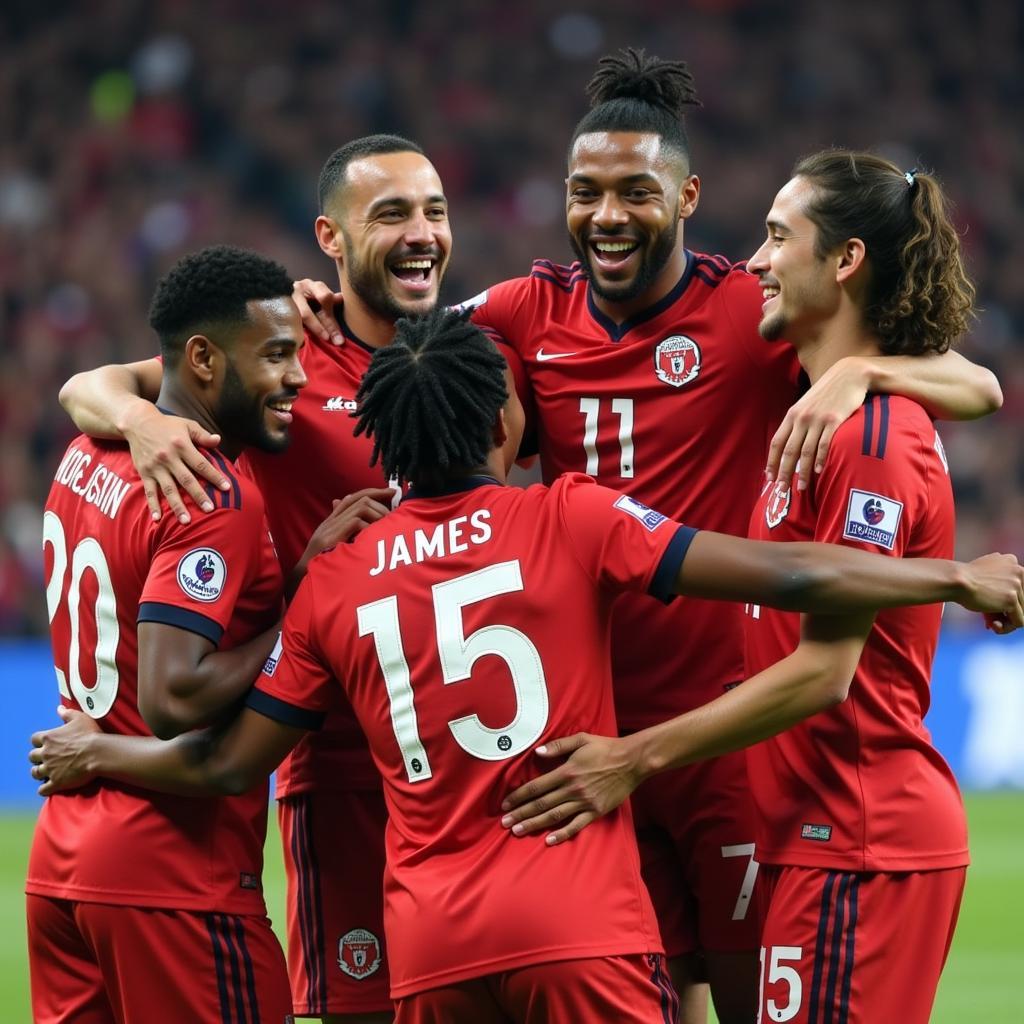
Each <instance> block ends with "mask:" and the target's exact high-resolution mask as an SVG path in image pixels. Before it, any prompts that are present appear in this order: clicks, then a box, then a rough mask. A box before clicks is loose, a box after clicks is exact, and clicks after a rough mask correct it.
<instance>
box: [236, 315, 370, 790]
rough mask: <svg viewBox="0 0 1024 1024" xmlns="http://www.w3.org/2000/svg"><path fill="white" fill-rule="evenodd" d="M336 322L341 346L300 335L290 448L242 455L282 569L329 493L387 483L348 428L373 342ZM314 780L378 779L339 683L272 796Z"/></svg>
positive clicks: (321, 783) (358, 783) (280, 773)
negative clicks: (300, 384)
mask: <svg viewBox="0 0 1024 1024" xmlns="http://www.w3.org/2000/svg"><path fill="white" fill-rule="evenodd" d="M342 329H343V331H344V332H345V339H346V340H345V344H344V345H343V346H342V347H341V348H339V347H337V346H336V345H333V344H332V343H331V342H329V341H322V340H320V339H318V338H315V337H313V336H312V335H311V334H307V335H306V344H305V347H304V348H303V349H302V352H301V354H300V359H301V361H302V367H303V369H304V370H305V371H306V376H307V378H308V379H309V383H308V384H307V385H306V387H305V388H303V389H302V394H301V395H300V396H299V400H298V401H297V402H296V403H295V405H294V407H293V409H292V416H293V419H292V424H291V429H290V433H291V438H292V440H291V444H289V446H288V449H287V450H286V451H284V452H281V453H279V454H276V455H270V454H267V453H265V452H260V451H256V450H252V451H248V452H246V453H245V455H244V456H243V457H242V464H243V467H244V469H245V471H247V472H249V473H250V474H251V476H252V478H253V479H254V480H255V481H256V483H257V484H258V485H259V487H260V490H261V491H262V492H263V499H264V501H265V502H266V506H267V519H268V521H269V522H270V532H271V535H272V536H273V538H274V543H275V545H276V546H277V551H278V555H279V556H280V559H281V565H282V566H283V567H284V569H285V571H286V572H288V571H290V570H291V568H292V567H293V566H294V565H295V563H296V562H298V560H299V558H300V557H301V555H302V552H303V551H305V549H306V545H307V544H308V543H309V538H310V537H311V536H312V535H313V531H314V530H315V529H316V528H317V527H318V526H319V525H320V524H321V523H322V522H323V521H324V519H326V518H327V516H328V515H329V514H330V511H331V499H333V498H344V497H345V495H346V494H351V493H352V492H353V491H358V490H362V489H363V488H364V487H386V486H387V481H386V480H385V479H384V474H383V473H382V472H381V469H380V466H373V467H371V466H370V454H371V452H372V451H373V442H372V441H370V440H368V439H367V438H366V437H365V436H359V437H355V436H354V435H353V430H354V429H355V423H356V421H355V420H354V419H353V418H352V413H353V412H354V411H355V407H356V402H355V398H356V391H357V390H358V389H359V384H360V382H361V381H362V379H363V374H364V373H365V372H366V368H367V367H368V366H369V365H370V359H371V358H372V356H373V353H374V351H375V350H374V349H372V348H370V347H369V346H368V345H365V344H363V342H361V341H359V339H357V338H355V337H354V336H353V335H352V334H351V332H350V331H348V329H347V328H346V327H345V326H344V324H343V323H342ZM314 787H315V788H316V789H318V790H331V789H366V788H373V789H377V788H379V787H380V779H379V777H378V775H377V771H376V769H375V768H374V766H373V762H372V760H371V758H370V754H369V751H368V750H367V748H366V740H365V739H364V737H363V733H362V730H361V729H360V728H359V725H358V723H357V722H356V720H355V717H354V716H353V714H352V709H351V708H349V707H348V706H347V703H346V701H345V697H344V694H342V693H341V692H340V691H337V692H336V693H335V706H334V707H333V708H332V709H331V714H330V715H329V716H328V720H327V722H326V723H325V725H324V728H323V729H321V730H320V731H319V732H317V733H312V734H310V736H308V737H306V738H305V739H304V740H303V741H302V743H300V744H299V746H298V747H296V748H295V750H294V751H293V752H292V754H291V756H290V757H288V758H286V759H285V761H284V763H283V764H282V765H281V766H280V768H278V770H277V796H278V798H281V797H285V796H288V795H292V794H296V793H303V792H306V791H308V790H310V789H312V788H314Z"/></svg>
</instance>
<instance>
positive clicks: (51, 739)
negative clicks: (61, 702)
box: [28, 706, 100, 796]
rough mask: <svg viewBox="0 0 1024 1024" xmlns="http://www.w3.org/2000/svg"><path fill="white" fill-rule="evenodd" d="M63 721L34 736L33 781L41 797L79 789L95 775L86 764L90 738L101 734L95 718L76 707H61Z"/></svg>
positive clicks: (60, 712) (58, 709) (31, 755)
mask: <svg viewBox="0 0 1024 1024" xmlns="http://www.w3.org/2000/svg"><path fill="white" fill-rule="evenodd" d="M57 714H58V715H59V716H60V717H61V719H62V721H63V722H64V724H63V725H58V726H56V727H55V728H53V729H45V730H42V731H40V732H35V733H33V734H32V750H31V751H30V752H29V755H28V759H29V760H30V761H31V762H32V765H33V767H32V770H31V771H32V778H34V779H38V780H39V781H40V782H41V783H42V785H41V786H40V787H39V795H40V796H51V795H52V794H54V793H57V792H59V791H61V790H65V789H77V788H78V787H79V786H84V785H85V784H86V783H87V782H89V781H91V779H92V777H93V775H92V772H90V771H89V770H88V768H87V767H86V766H85V764H84V759H85V754H86V744H87V743H88V737H89V736H91V735H93V734H94V733H97V732H100V727H99V725H98V723H97V722H96V721H95V719H93V718H90V717H89V716H88V715H87V714H85V713H84V712H81V711H75V710H74V709H73V708H66V707H63V706H61V707H59V708H57Z"/></svg>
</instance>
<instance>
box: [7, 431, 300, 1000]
mask: <svg viewBox="0 0 1024 1024" xmlns="http://www.w3.org/2000/svg"><path fill="white" fill-rule="evenodd" d="M211 457H212V458H213V459H214V460H215V461H216V463H217V464H218V465H219V467H220V468H221V469H222V470H223V471H224V473H225V474H226V475H227V476H228V478H229V479H230V481H231V485H232V486H231V489H230V490H229V491H227V492H224V493H222V494H219V495H217V505H218V507H217V508H215V510H214V511H213V512H211V513H209V514H208V515H203V516H198V517H195V519H194V521H193V523H191V524H190V525H187V526H182V525H181V524H180V523H179V522H178V521H177V519H176V518H175V517H174V516H164V517H163V518H162V519H161V520H160V521H159V522H157V523H154V522H153V520H152V518H151V516H150V513H149V509H148V506H147V504H146V500H145V495H144V493H143V489H142V485H141V482H140V481H139V477H138V474H137V473H136V472H135V470H134V467H133V466H132V461H131V456H130V454H129V451H128V446H127V445H126V444H123V443H114V442H106V441H94V440H92V439H90V438H86V437H79V438H77V439H76V440H74V441H73V442H72V443H71V445H70V446H69V448H68V449H67V452H66V454H65V456H64V458H63V460H62V461H61V463H60V465H59V467H58V469H57V472H56V474H55V477H54V483H53V486H52V488H51V490H50V494H49V497H48V499H47V502H46V511H45V514H44V520H43V524H44V525H43V537H44V545H45V549H46V561H47V588H46V596H47V605H48V608H49V614H50V632H51V639H52V643H53V654H54V665H55V669H56V674H57V682H58V686H59V689H60V693H61V702H62V703H63V704H64V705H66V706H69V707H77V708H79V709H80V710H82V711H84V712H85V713H86V714H88V715H90V716H92V717H93V718H95V719H96V720H97V721H98V722H99V724H100V726H101V727H102V728H103V729H104V730H105V731H107V732H112V733H121V734H125V735H149V733H150V730H149V729H148V728H147V726H146V724H145V723H144V722H143V720H142V717H141V715H140V713H139V710H138V688H137V674H138V639H137V627H136V623H137V622H158V623H163V624H166V625H171V626H175V627H176V628H178V629H183V630H188V631H190V632H193V633H198V634H200V635H201V636H204V637H206V638H207V639H209V640H211V641H212V642H213V643H215V644H216V645H217V646H218V647H220V648H221V649H227V648H230V647H233V646H235V645H236V644H238V643H241V642H243V641H245V640H248V639H250V638H251V637H253V636H254V635H256V634H257V633H259V632H261V631H262V630H264V629H266V628H267V627H269V626H270V625H271V624H272V623H273V622H274V621H275V619H276V618H277V616H278V614H279V613H280V609H281V586H282V579H281V571H280V568H279V567H278V563H277V559H276V557H275V554H274V550H273V546H272V544H271V541H270V535H269V533H268V531H267V526H266V521H265V519H264V515H263V501H262V498H261V497H260V494H259V492H258V490H257V489H256V487H255V486H254V485H253V484H252V483H251V482H250V481H248V480H245V479H242V478H240V477H238V476H236V475H235V473H234V467H233V466H232V465H231V464H230V463H229V462H228V461H227V460H226V459H225V458H223V456H221V455H220V454H219V453H217V452H213V453H212V454H211ZM266 803H267V787H266V784H261V785H259V786H256V787H254V788H253V789H252V790H251V791H250V792H249V793H246V794H244V795H242V796H238V797H230V798H222V799H204V800H197V799H190V798H186V797H179V796H172V795H168V794H161V793H155V792H151V791H149V790H143V789H140V788H137V787H135V786H130V785H127V784H123V783H119V782H113V781H109V780H96V781H94V782H91V783H89V784H88V785H86V786H84V787H82V788H81V789H78V790H74V791H70V792H67V793H60V794H58V795H56V796H53V797H50V798H49V799H48V800H47V801H46V802H45V803H44V804H43V806H42V809H41V810H40V814H39V820H38V822H37V825H36V830H35V836H34V839H33V844H32V851H31V855H30V859H29V868H28V879H27V884H26V891H27V892H28V893H29V894H30V905H31V906H33V907H37V908H41V907H43V906H44V904H43V902H41V901H35V902H34V903H33V900H32V897H47V898H48V899H49V900H62V901H69V903H68V904H67V905H68V906H75V905H78V904H83V903H84V904H90V905H91V904H103V905H105V906H110V905H113V906H130V907H134V908H139V907H145V908H160V909H162V910H177V911H190V912H193V913H202V914H210V913H211V912H217V913H219V914H220V915H221V917H220V918H219V919H218V920H219V922H220V923H219V924H218V927H220V928H221V934H219V935H218V936H214V935H213V932H212V931H211V932H210V935H207V936H206V943H207V944H206V946H205V947H204V949H205V953H203V951H202V950H200V951H199V953H197V956H198V958H199V962H200V964H202V962H203V957H204V956H205V960H206V961H208V962H209V964H210V971H209V974H210V989H211V992H210V994H211V995H212V996H215V995H216V983H215V982H214V980H213V974H214V970H213V960H214V959H215V958H216V959H217V965H216V969H217V971H218V972H220V971H222V970H224V969H226V968H225V965H226V963H227V958H228V956H229V955H230V956H231V957H236V958H237V957H240V956H242V952H241V948H240V946H239V943H241V944H242V945H244V939H243V938H242V932H243V931H244V928H243V925H242V924H241V923H239V924H238V925H237V928H238V931H237V932H236V930H235V929H236V925H235V924H234V923H232V922H229V920H228V918H227V917H226V916H224V915H247V916H249V917H256V918H258V919H259V920H260V921H262V922H263V923H264V924H265V913H266V910H265V907H264V903H263V894H262V891H261V886H260V875H261V871H262V866H263V842H264V838H265V833H266ZM55 906H56V904H55ZM214 916H216V914H214ZM236 920H237V919H236ZM41 922H42V917H41V916H40V917H37V918H36V919H35V920H34V921H33V922H31V923H30V931H32V930H33V929H34V928H36V927H37V926H39V930H38V931H37V932H36V933H35V934H39V935H42V934H44V933H46V932H47V928H43V927H41ZM200 922H201V919H200ZM51 923H52V922H51ZM47 927H48V926H47ZM210 927H211V929H212V928H213V924H212V923H211V925H210ZM246 927H247V926H246ZM199 932H200V933H203V934H205V928H204V927H200V928H199ZM267 934H268V935H269V929H268V932H267ZM250 941H251V939H250ZM210 942H212V943H213V946H212V949H211V947H210V945H209V943H210ZM277 956H278V958H280V950H278V951H277ZM244 959H245V960H246V965H247V970H248V971H249V977H250V983H249V984H252V985H255V984H257V979H256V977H255V975H253V974H252V970H253V967H252V963H251V961H249V959H248V956H246V957H244ZM183 966H187V969H188V970H190V971H193V972H197V971H198V970H199V969H200V968H197V967H196V966H195V961H194V962H193V963H189V964H187V965H179V964H177V963H175V964H171V963H164V964H162V969H163V970H164V971H165V972H167V974H168V976H171V975H170V972H172V971H174V970H179V969H181V968H182V967H183ZM259 966H260V965H259V964H257V967H259ZM280 966H281V972H282V973H281V985H282V988H283V963H281V965H280ZM40 970H42V966H41V964H40V963H36V962H34V963H33V978H34V981H35V979H36V977H37V975H38V972H39V971H40ZM236 973H237V972H236ZM107 980H108V982H111V981H113V979H110V978H108V979H107ZM239 984H241V985H242V986H243V988H245V987H246V985H245V984H244V983H243V982H241V981H239ZM196 985H197V986H198V985H201V982H200V981H199V980H196ZM42 987H43V988H47V987H48V986H42ZM33 989H34V995H35V992H36V985H35V984H34V985H33ZM250 992H251V993H252V998H253V999H255V998H256V997H255V989H250ZM50 994H52V993H50ZM123 994H124V993H122V995H123ZM225 998H227V997H225ZM240 998H242V999H243V1001H246V1000H248V999H249V996H247V995H243V996H240ZM260 999H261V1000H262V996H261V997H260ZM37 1009H38V1007H37ZM137 1009H138V1008H137V1007H136V1010H137ZM253 1012H255V1006H253ZM41 1019H47V1020H48V1019H50V1017H49V1016H48V1015H47V1014H46V1013H44V1014H43V1017H41ZM152 1019H154V1020H158V1019H164V1018H162V1017H160V1016H159V1015H157V1014H154V1015H153V1018H152Z"/></svg>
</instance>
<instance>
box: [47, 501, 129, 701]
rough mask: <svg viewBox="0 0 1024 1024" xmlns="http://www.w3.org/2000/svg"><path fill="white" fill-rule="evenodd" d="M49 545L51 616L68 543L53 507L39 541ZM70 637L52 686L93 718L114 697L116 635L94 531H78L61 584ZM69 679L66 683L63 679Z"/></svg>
mask: <svg viewBox="0 0 1024 1024" xmlns="http://www.w3.org/2000/svg"><path fill="white" fill-rule="evenodd" d="M47 544H49V545H50V546H51V547H52V548H53V570H52V572H51V573H50V578H49V579H48V580H47V581H46V611H47V614H48V615H49V617H50V622H51V623H52V622H53V619H54V616H55V615H56V614H57V611H58V609H59V608H60V604H61V600H62V599H63V597H64V577H65V576H66V575H67V570H68V543H67V538H66V536H65V534H64V524H63V523H62V522H61V521H60V517H59V516H58V515H57V514H56V513H55V512H46V513H45V514H44V515H43V547H45V546H46V545H47ZM86 569H90V570H91V571H92V574H93V576H95V578H96V608H95V611H94V614H95V618H96V651H95V658H96V683H95V685H93V686H91V687H90V686H86V685H85V683H84V682H83V681H82V675H81V670H80V668H79V656H80V653H81V652H80V646H81V611H80V608H81V603H82V577H83V575H84V574H85V571H86ZM67 599H68V620H69V622H70V625H71V642H70V646H69V647H68V671H67V676H65V674H64V673H63V672H62V671H61V670H60V668H58V667H57V666H56V665H54V671H55V672H56V673H57V687H58V689H59V690H60V693H61V696H62V697H67V698H68V699H71V698H72V697H73V698H74V699H75V700H76V701H78V706H79V707H80V708H81V709H82V710H83V711H84V712H85V713H86V714H88V715H91V716H92V717H93V718H102V717H103V716H104V715H105V714H106V713H107V712H108V711H109V710H110V709H111V708H112V707H113V705H114V700H115V698H116V697H117V686H118V672H117V662H116V660H115V659H116V657H117V641H118V639H119V638H120V635H121V628H120V626H119V625H118V622H117V598H116V597H115V596H114V585H113V583H111V581H110V569H109V568H108V567H107V558H106V556H105V555H104V554H103V548H101V547H100V544H99V541H98V540H96V539H95V538H94V537H83V538H82V540H80V541H79V542H78V544H77V545H76V547H75V550H74V553H73V554H72V556H71V583H70V584H69V586H68V590H67ZM69 683H70V689H68V685H69Z"/></svg>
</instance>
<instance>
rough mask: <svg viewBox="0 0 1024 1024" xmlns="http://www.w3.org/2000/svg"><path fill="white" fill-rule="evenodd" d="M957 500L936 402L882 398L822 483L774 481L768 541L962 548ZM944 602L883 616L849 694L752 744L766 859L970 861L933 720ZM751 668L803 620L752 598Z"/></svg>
mask: <svg viewBox="0 0 1024 1024" xmlns="http://www.w3.org/2000/svg"><path fill="white" fill-rule="evenodd" d="M953 534H954V519H953V497H952V490H951V488H950V483H949V471H948V468H947V466H946V458H945V455H944V453H943V450H942V443H941V441H940V440H939V437H938V434H937V433H936V432H935V427H934V425H933V424H932V422H931V420H930V419H929V417H928V415H927V414H926V413H925V412H924V410H923V409H922V408H921V407H920V406H919V405H917V404H915V403H914V402H911V401H909V400H908V399H905V398H899V397H896V396H893V397H889V396H886V395H880V396H871V397H869V399H868V401H867V402H866V403H865V404H864V406H863V408H862V409H861V410H860V411H859V412H858V413H856V414H855V415H854V416H853V417H851V419H849V420H848V421H847V422H846V423H845V424H843V426H841V427H840V428H839V430H838V431H837V432H836V435H835V438H834V440H833V442H832V448H831V450H830V452H829V455H828V459H827V460H826V463H825V468H824V471H823V472H822V473H821V474H820V475H818V476H816V477H814V478H812V483H811V486H810V488H809V489H808V490H807V491H804V492H803V493H798V492H797V491H796V490H795V487H793V488H790V489H789V490H788V491H785V490H784V489H783V488H782V487H781V486H773V487H770V488H766V490H765V492H764V493H763V494H762V495H761V498H760V500H759V502H758V504H757V507H756V508H755V509H754V512H753V515H752V517H751V520H750V536H751V537H753V538H755V539H758V540H776V541H797V540H801V541H803V540H816V541H827V542H829V543H834V544H847V545H851V546H853V547H858V548H864V549H866V550H868V551H874V552H881V553H882V554H891V555H892V556H893V557H896V558H899V557H923V558H952V557H953ZM941 615H942V607H941V605H934V604H933V605H924V606H920V607H915V608H900V609H892V610H888V611H882V612H879V614H878V617H877V618H876V620H875V625H874V627H873V629H872V630H871V634H870V636H869V637H868V640H867V644H866V645H865V648H864V653H863V655H862V656H861V659H860V664H859V665H858V668H857V673H856V675H855V676H854V679H853V684H852V685H851V687H850V693H849V697H848V698H847V699H846V701H845V702H844V703H842V704H839V705H837V706H836V707H835V708H833V709H831V710H829V711H826V712H822V713H821V714H818V715H815V716H814V717H813V718H810V719H808V720H807V721H806V722H804V723H802V724H800V725H797V726H794V727H793V728H792V729H789V730H788V731H787V732H784V733H781V734H780V735H779V736H776V737H775V738H773V739H770V740H766V741H765V742H764V743H761V744H758V745H757V746H755V747H752V748H750V750H749V751H748V756H749V759H750V760H749V766H750V785H751V788H752V791H753V794H754V797H755V799H756V802H757V805H758V808H759V812H760V813H759V821H760V826H761V827H760V832H759V834H758V838H757V850H758V858H759V859H760V860H761V861H763V862H765V863H775V864H793V865H802V866H805V867H831V868H840V869H845V870H849V871H886V872H899V871H921V870H927V869H934V868H949V867H957V866H960V865H964V864H966V863H967V861H968V856H967V830H966V824H965V820H964V812H963V806H962V803H961V800H960V794H959V792H958V790H957V786H956V783H955V781H954V779H953V774H952V772H951V771H950V769H949V767H948V765H947V764H946V763H945V761H943V759H942V757H941V756H940V755H939V753H938V752H937V751H936V750H935V748H934V747H933V746H932V744H931V739H930V736H929V733H928V730H927V729H926V728H925V726H924V723H923V718H924V716H925V714H926V712H927V710H928V707H929V704H930V690H929V680H930V675H931V664H932V658H933V657H934V654H935V646H936V643H937V640H938V632H939V620H940V617H941ZM745 624H746V639H747V644H746V648H747V672H748V673H749V674H753V673H755V672H759V671H761V670H762V669H764V668H765V667H767V666H768V665H771V664H773V663H774V662H777V661H779V660H780V659H782V658H784V657H786V656H787V655H788V654H790V653H791V652H792V651H793V650H794V649H795V648H796V646H797V641H798V632H799V616H797V615H794V614H792V613H787V612H780V611H776V610H774V609H770V608H762V607H760V606H756V605H754V606H748V608H747V616H746V618H745Z"/></svg>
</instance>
